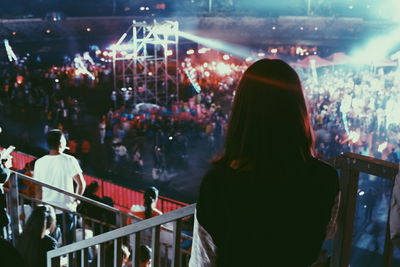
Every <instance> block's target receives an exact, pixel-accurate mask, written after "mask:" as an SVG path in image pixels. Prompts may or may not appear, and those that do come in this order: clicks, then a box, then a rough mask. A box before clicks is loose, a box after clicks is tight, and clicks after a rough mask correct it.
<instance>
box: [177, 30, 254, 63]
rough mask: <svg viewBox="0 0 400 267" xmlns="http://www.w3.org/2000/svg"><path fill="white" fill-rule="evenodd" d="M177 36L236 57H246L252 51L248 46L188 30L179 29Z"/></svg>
mask: <svg viewBox="0 0 400 267" xmlns="http://www.w3.org/2000/svg"><path fill="white" fill-rule="evenodd" d="M179 36H180V37H181V38H185V39H187V40H190V41H193V42H195V43H198V44H201V45H203V46H206V47H209V48H212V49H215V50H217V51H221V52H225V53H228V54H231V55H233V56H235V57H237V58H246V57H248V56H249V55H251V53H252V49H250V48H248V47H244V46H240V45H235V44H231V43H226V42H222V41H219V40H214V39H208V38H204V37H200V36H197V35H194V34H192V33H188V32H183V31H179Z"/></svg>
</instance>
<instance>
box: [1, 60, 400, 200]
mask: <svg viewBox="0 0 400 267" xmlns="http://www.w3.org/2000/svg"><path fill="white" fill-rule="evenodd" d="M67 59H68V57H66V60H65V62H64V64H63V65H58V66H50V67H43V66H41V64H40V62H38V61H37V60H35V59H32V58H31V59H30V58H24V59H22V60H21V59H20V60H19V61H18V62H8V61H3V62H1V64H0V73H1V77H2V79H1V80H0V88H1V91H0V94H1V95H0V109H1V114H2V115H0V117H1V118H0V119H1V121H2V128H3V132H4V133H3V137H6V136H7V137H8V139H7V138H5V139H4V140H5V142H16V143H15V144H16V145H17V147H18V149H19V150H21V151H25V152H28V153H33V154H35V155H37V156H39V155H41V154H43V153H45V152H44V151H45V145H44V143H45V142H44V135H45V133H46V132H47V131H48V130H49V129H53V128H58V129H61V130H62V131H63V132H64V133H65V134H66V136H67V137H68V144H69V147H70V150H69V153H71V154H73V155H75V156H76V157H77V158H78V159H79V160H80V161H81V164H82V166H83V168H84V170H85V171H86V172H89V173H91V174H93V175H95V176H99V177H103V178H106V179H109V180H112V181H114V182H116V183H120V184H122V185H125V186H128V187H133V188H142V187H144V186H147V185H150V184H157V185H158V186H159V187H160V188H161V192H163V190H165V192H164V193H165V194H166V195H167V196H168V195H169V196H173V197H176V198H177V200H181V201H185V202H195V200H196V197H197V196H196V193H195V192H197V189H198V186H199V183H200V180H201V177H202V174H204V172H205V171H206V170H207V168H208V167H209V160H210V159H212V158H213V157H214V156H215V155H217V154H218V151H219V150H220V148H221V146H222V144H223V139H224V133H225V129H226V125H227V122H228V120H229V110H230V107H231V103H232V100H233V97H234V89H235V88H236V86H237V82H238V80H239V79H240V77H241V74H242V73H243V72H244V70H245V69H246V68H247V66H248V65H249V64H250V63H251V62H246V61H240V60H236V59H233V58H226V57H225V59H223V57H222V55H221V57H220V58H219V60H214V61H211V60H208V59H207V58H206V57H204V58H201V57H198V58H196V57H188V58H185V59H184V60H183V62H184V64H183V65H182V68H181V70H180V72H181V73H180V76H181V85H180V87H181V92H180V95H181V99H180V100H179V101H174V102H170V103H169V104H168V106H164V107H160V106H157V105H147V104H146V105H141V106H140V107H139V106H135V104H137V103H135V101H134V100H133V99H132V95H126V94H127V93H126V92H122V91H113V89H112V71H111V66H110V65H107V63H106V62H102V61H100V60H96V59H95V60H94V61H93V60H88V57H86V59H85V58H82V59H81V61H80V62H83V64H84V66H85V68H86V69H87V70H88V72H89V73H91V75H87V73H86V74H85V72H82V66H81V65H79V67H78V65H77V61H76V60H72V59H69V60H67ZM79 64H81V63H79ZM188 66H190V69H191V73H192V75H194V77H195V78H196V80H197V81H198V86H199V88H200V91H199V92H196V91H195V90H194V86H193V85H192V84H191V81H190V79H188V78H187V76H186V74H185V70H187V67H188ZM296 70H297V71H298V73H299V74H300V76H301V79H302V82H303V86H304V89H305V93H306V97H307V100H308V104H309V110H310V112H311V118H312V124H313V128H314V131H315V137H316V152H317V156H318V157H319V158H322V159H329V158H332V157H335V156H336V155H338V154H339V153H342V152H354V153H360V154H363V155H366V156H373V157H375V158H379V159H384V160H388V161H392V162H396V163H398V162H399V158H400V147H399V145H398V140H399V136H398V135H399V125H400V121H399V119H398V116H396V114H398V112H397V111H398V110H397V109H396V107H398V106H399V105H398V104H399V101H400V95H399V93H398V92H399V90H398V87H399V80H398V78H396V73H397V69H396V68H395V67H386V68H383V67H382V68H378V69H373V70H371V69H370V68H369V67H367V66H364V67H363V66H359V67H357V68H356V67H353V66H350V65H340V66H327V67H322V68H318V69H317V72H316V75H315V74H313V72H312V71H311V69H310V68H300V67H296ZM396 112H397V113H396ZM264 127H266V126H265V125H264ZM165 194H164V195H165Z"/></svg>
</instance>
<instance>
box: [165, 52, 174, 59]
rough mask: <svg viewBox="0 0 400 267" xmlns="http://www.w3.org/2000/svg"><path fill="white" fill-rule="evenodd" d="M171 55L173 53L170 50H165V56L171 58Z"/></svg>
mask: <svg viewBox="0 0 400 267" xmlns="http://www.w3.org/2000/svg"><path fill="white" fill-rule="evenodd" d="M173 54H174V52H173V51H172V50H167V51H166V52H165V55H166V56H167V57H169V56H172V55H173Z"/></svg>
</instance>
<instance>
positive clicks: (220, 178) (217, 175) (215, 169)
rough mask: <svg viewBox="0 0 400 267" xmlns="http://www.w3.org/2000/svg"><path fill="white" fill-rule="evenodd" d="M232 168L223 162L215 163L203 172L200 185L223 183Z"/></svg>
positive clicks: (230, 173)
mask: <svg viewBox="0 0 400 267" xmlns="http://www.w3.org/2000/svg"><path fill="white" fill-rule="evenodd" d="M233 173H234V170H233V169H231V168H230V167H228V166H227V165H225V164H223V163H215V164H213V165H212V166H211V167H210V169H209V170H208V171H207V172H206V173H205V175H204V177H203V181H202V185H203V186H205V185H218V184H221V183H222V184H223V183H224V180H225V178H227V177H230V176H232V174H233Z"/></svg>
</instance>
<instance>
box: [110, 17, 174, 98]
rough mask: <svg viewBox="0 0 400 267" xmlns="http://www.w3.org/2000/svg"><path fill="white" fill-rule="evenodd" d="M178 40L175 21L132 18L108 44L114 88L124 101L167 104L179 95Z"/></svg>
mask: <svg viewBox="0 0 400 267" xmlns="http://www.w3.org/2000/svg"><path fill="white" fill-rule="evenodd" d="M129 35H132V36H131V37H130V36H129ZM125 40H127V41H126V42H124V41H125ZM178 42H179V24H178V22H177V21H163V22H157V21H155V20H154V22H153V23H151V24H149V23H147V22H136V21H133V22H132V25H131V27H130V28H129V29H128V30H127V32H125V33H124V34H123V35H122V36H121V38H120V39H119V41H118V42H117V43H116V44H115V45H112V46H111V49H112V53H113V72H114V90H115V91H116V92H119V93H121V94H122V95H123V99H124V102H125V103H126V104H127V105H136V104H137V103H155V104H157V105H160V106H168V105H169V104H171V102H173V101H175V100H178V99H179V69H178V68H179V66H178V64H179V63H178V55H179V50H178V49H179V47H178Z"/></svg>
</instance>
